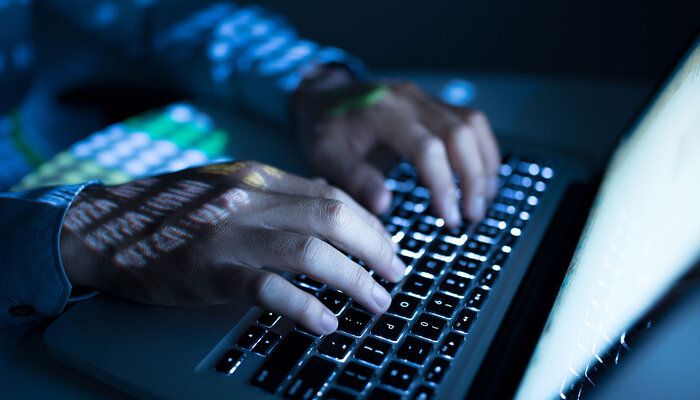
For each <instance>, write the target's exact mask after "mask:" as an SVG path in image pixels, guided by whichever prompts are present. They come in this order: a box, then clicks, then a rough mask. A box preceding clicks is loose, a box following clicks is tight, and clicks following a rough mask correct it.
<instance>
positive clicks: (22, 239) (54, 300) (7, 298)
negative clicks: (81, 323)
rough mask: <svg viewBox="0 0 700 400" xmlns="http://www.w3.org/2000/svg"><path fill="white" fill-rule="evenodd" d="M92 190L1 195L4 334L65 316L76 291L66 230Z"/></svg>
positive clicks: (0, 297)
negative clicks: (76, 204)
mask: <svg viewBox="0 0 700 400" xmlns="http://www.w3.org/2000/svg"><path fill="white" fill-rule="evenodd" d="M92 184H97V182H89V183H85V184H81V185H73V186H62V187H53V188H41V189H36V190H29V191H21V192H6V193H0V228H2V231H0V272H1V273H0V276H2V279H0V330H3V329H7V328H10V327H13V326H17V325H22V324H26V323H31V322H36V321H38V320H41V319H43V318H46V317H49V316H53V315H57V314H59V313H60V312H62V311H63V308H64V307H65V305H66V303H67V302H68V300H69V296H70V293H71V289H72V288H71V284H70V282H68V278H67V277H66V273H65V271H64V269H63V264H62V263H61V257H60V253H59V243H60V233H61V226H62V225H63V218H64V216H65V214H66V211H67V210H68V207H70V205H71V203H72V202H73V200H74V199H75V197H76V196H77V195H78V194H79V193H80V192H81V191H82V190H83V189H84V188H85V187H87V186H89V185H92Z"/></svg>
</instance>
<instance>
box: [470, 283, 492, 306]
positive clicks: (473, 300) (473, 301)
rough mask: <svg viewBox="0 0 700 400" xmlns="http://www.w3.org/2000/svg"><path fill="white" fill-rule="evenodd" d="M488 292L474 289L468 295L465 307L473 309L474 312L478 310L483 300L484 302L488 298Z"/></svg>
mask: <svg viewBox="0 0 700 400" xmlns="http://www.w3.org/2000/svg"><path fill="white" fill-rule="evenodd" d="M488 294H489V292H488V291H486V290H484V289H482V288H480V287H478V288H474V290H472V292H471V293H470V294H469V298H468V299H467V304H466V306H467V307H469V308H473V309H475V310H480V309H481V306H482V305H483V304H484V300H486V296H488Z"/></svg>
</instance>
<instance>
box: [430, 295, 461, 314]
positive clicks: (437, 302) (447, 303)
mask: <svg viewBox="0 0 700 400" xmlns="http://www.w3.org/2000/svg"><path fill="white" fill-rule="evenodd" d="M458 304H459V299H458V298H456V297H453V296H450V295H447V294H445V293H440V292H438V293H435V294H433V295H432V297H430V301H429V302H428V305H427V306H426V307H425V310H426V311H428V312H431V313H433V314H437V315H439V316H441V317H445V318H447V319H451V318H452V315H454V313H455V311H456V310H457V305H458Z"/></svg>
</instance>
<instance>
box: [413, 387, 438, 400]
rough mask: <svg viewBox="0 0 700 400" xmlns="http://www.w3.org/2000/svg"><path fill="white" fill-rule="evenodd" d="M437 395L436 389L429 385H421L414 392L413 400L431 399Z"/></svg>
mask: <svg viewBox="0 0 700 400" xmlns="http://www.w3.org/2000/svg"><path fill="white" fill-rule="evenodd" d="M433 395H435V389H433V388H432V387H430V386H428V385H420V387H418V389H416V391H415V392H414V393H413V397H411V399H412V400H430V399H432V398H433Z"/></svg>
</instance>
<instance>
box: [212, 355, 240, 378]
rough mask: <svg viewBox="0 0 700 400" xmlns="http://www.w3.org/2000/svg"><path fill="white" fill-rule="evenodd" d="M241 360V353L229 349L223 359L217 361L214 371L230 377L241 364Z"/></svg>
mask: <svg viewBox="0 0 700 400" xmlns="http://www.w3.org/2000/svg"><path fill="white" fill-rule="evenodd" d="M242 359H243V352H242V351H240V350H236V349H231V350H229V351H227V352H226V354H224V356H223V357H221V360H219V362H218V363H216V366H215V367H214V370H216V372H220V373H222V374H225V375H230V374H232V373H233V371H235V370H236V368H238V366H239V365H240V364H241V360H242Z"/></svg>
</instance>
